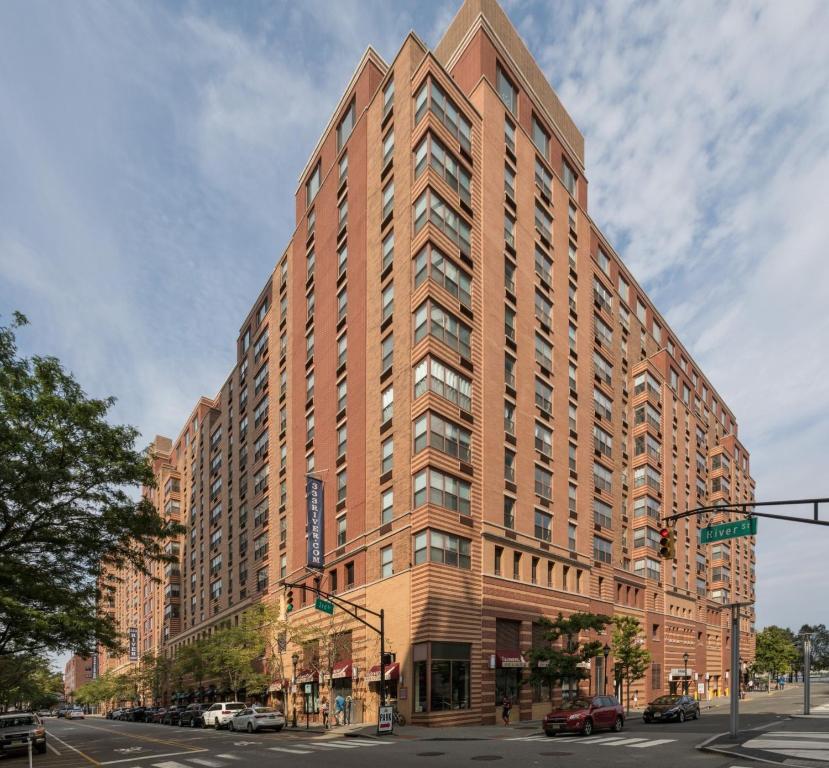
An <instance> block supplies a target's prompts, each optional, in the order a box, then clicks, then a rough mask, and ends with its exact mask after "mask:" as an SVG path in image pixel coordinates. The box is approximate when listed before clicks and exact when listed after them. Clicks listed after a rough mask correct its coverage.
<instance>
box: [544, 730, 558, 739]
mask: <svg viewBox="0 0 829 768" xmlns="http://www.w3.org/2000/svg"><path fill="white" fill-rule="evenodd" d="M544 735H545V736H549V737H550V738H553V739H554V738H555V736H556V732H555V731H544Z"/></svg>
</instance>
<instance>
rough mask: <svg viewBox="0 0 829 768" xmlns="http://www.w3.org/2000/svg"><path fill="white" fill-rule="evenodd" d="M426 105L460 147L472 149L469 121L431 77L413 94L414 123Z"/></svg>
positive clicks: (466, 149) (421, 115)
mask: <svg viewBox="0 0 829 768" xmlns="http://www.w3.org/2000/svg"><path fill="white" fill-rule="evenodd" d="M427 107H428V109H430V110H431V111H432V113H433V114H434V115H435V116H436V117H437V118H438V120H440V121H441V122H442V123H443V124H444V126H446V128H447V129H448V131H449V133H451V134H452V135H453V136H455V137H456V138H457V139H458V142H459V143H460V145H461V147H462V148H463V149H464V150H465V151H466V152H470V151H471V150H472V125H471V123H470V122H469V120H467V119H466V118H465V117H464V116H463V114H461V112H460V111H459V110H458V108H457V106H456V105H455V103H454V102H453V101H452V99H450V98H449V97H448V96H447V95H446V94H445V93H444V91H443V89H442V88H441V87H440V86H439V85H438V84H437V83H436V82H434V81H433V80H432V79H431V78H429V79H428V80H427V81H426V82H425V83H424V84H423V85H422V86H421V87H420V89H419V90H418V92H417V94H416V95H415V125H417V123H419V122H420V119H421V118H422V117H423V115H424V113H425V111H426V109H427Z"/></svg>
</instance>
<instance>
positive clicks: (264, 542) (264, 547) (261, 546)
mask: <svg viewBox="0 0 829 768" xmlns="http://www.w3.org/2000/svg"><path fill="white" fill-rule="evenodd" d="M267 554H268V534H267V533H263V534H260V535H259V536H257V537H256V538H255V539H254V540H253V559H254V560H261V559H262V558H263V557H265V555H267Z"/></svg>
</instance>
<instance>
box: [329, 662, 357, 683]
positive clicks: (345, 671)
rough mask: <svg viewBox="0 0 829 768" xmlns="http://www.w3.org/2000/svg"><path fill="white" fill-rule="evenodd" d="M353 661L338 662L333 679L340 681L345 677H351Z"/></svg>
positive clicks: (332, 673) (332, 674)
mask: <svg viewBox="0 0 829 768" xmlns="http://www.w3.org/2000/svg"><path fill="white" fill-rule="evenodd" d="M351 670H352V666H351V659H349V660H348V661H338V662H337V663H336V664H335V665H334V667H333V669H332V670H331V677H332V678H333V679H334V680H340V679H342V678H344V677H351Z"/></svg>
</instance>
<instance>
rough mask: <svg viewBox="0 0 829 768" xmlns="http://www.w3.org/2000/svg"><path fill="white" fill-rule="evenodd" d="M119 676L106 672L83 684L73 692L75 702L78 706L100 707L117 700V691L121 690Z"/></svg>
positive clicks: (121, 685)
mask: <svg viewBox="0 0 829 768" xmlns="http://www.w3.org/2000/svg"><path fill="white" fill-rule="evenodd" d="M121 677H123V676H121V675H115V674H114V673H112V672H106V673H104V674H103V675H101V676H100V677H96V678H95V679H94V680H90V681H89V682H88V683H84V685H82V686H81V687H80V688H78V690H77V691H75V701H76V702H77V703H78V704H85V705H90V706H100V705H102V704H105V703H106V702H109V701H112V700H113V699H117V698H119V697H118V694H119V691H120V690H121V689H123V687H124V685H123V680H121V679H120V678H121Z"/></svg>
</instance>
